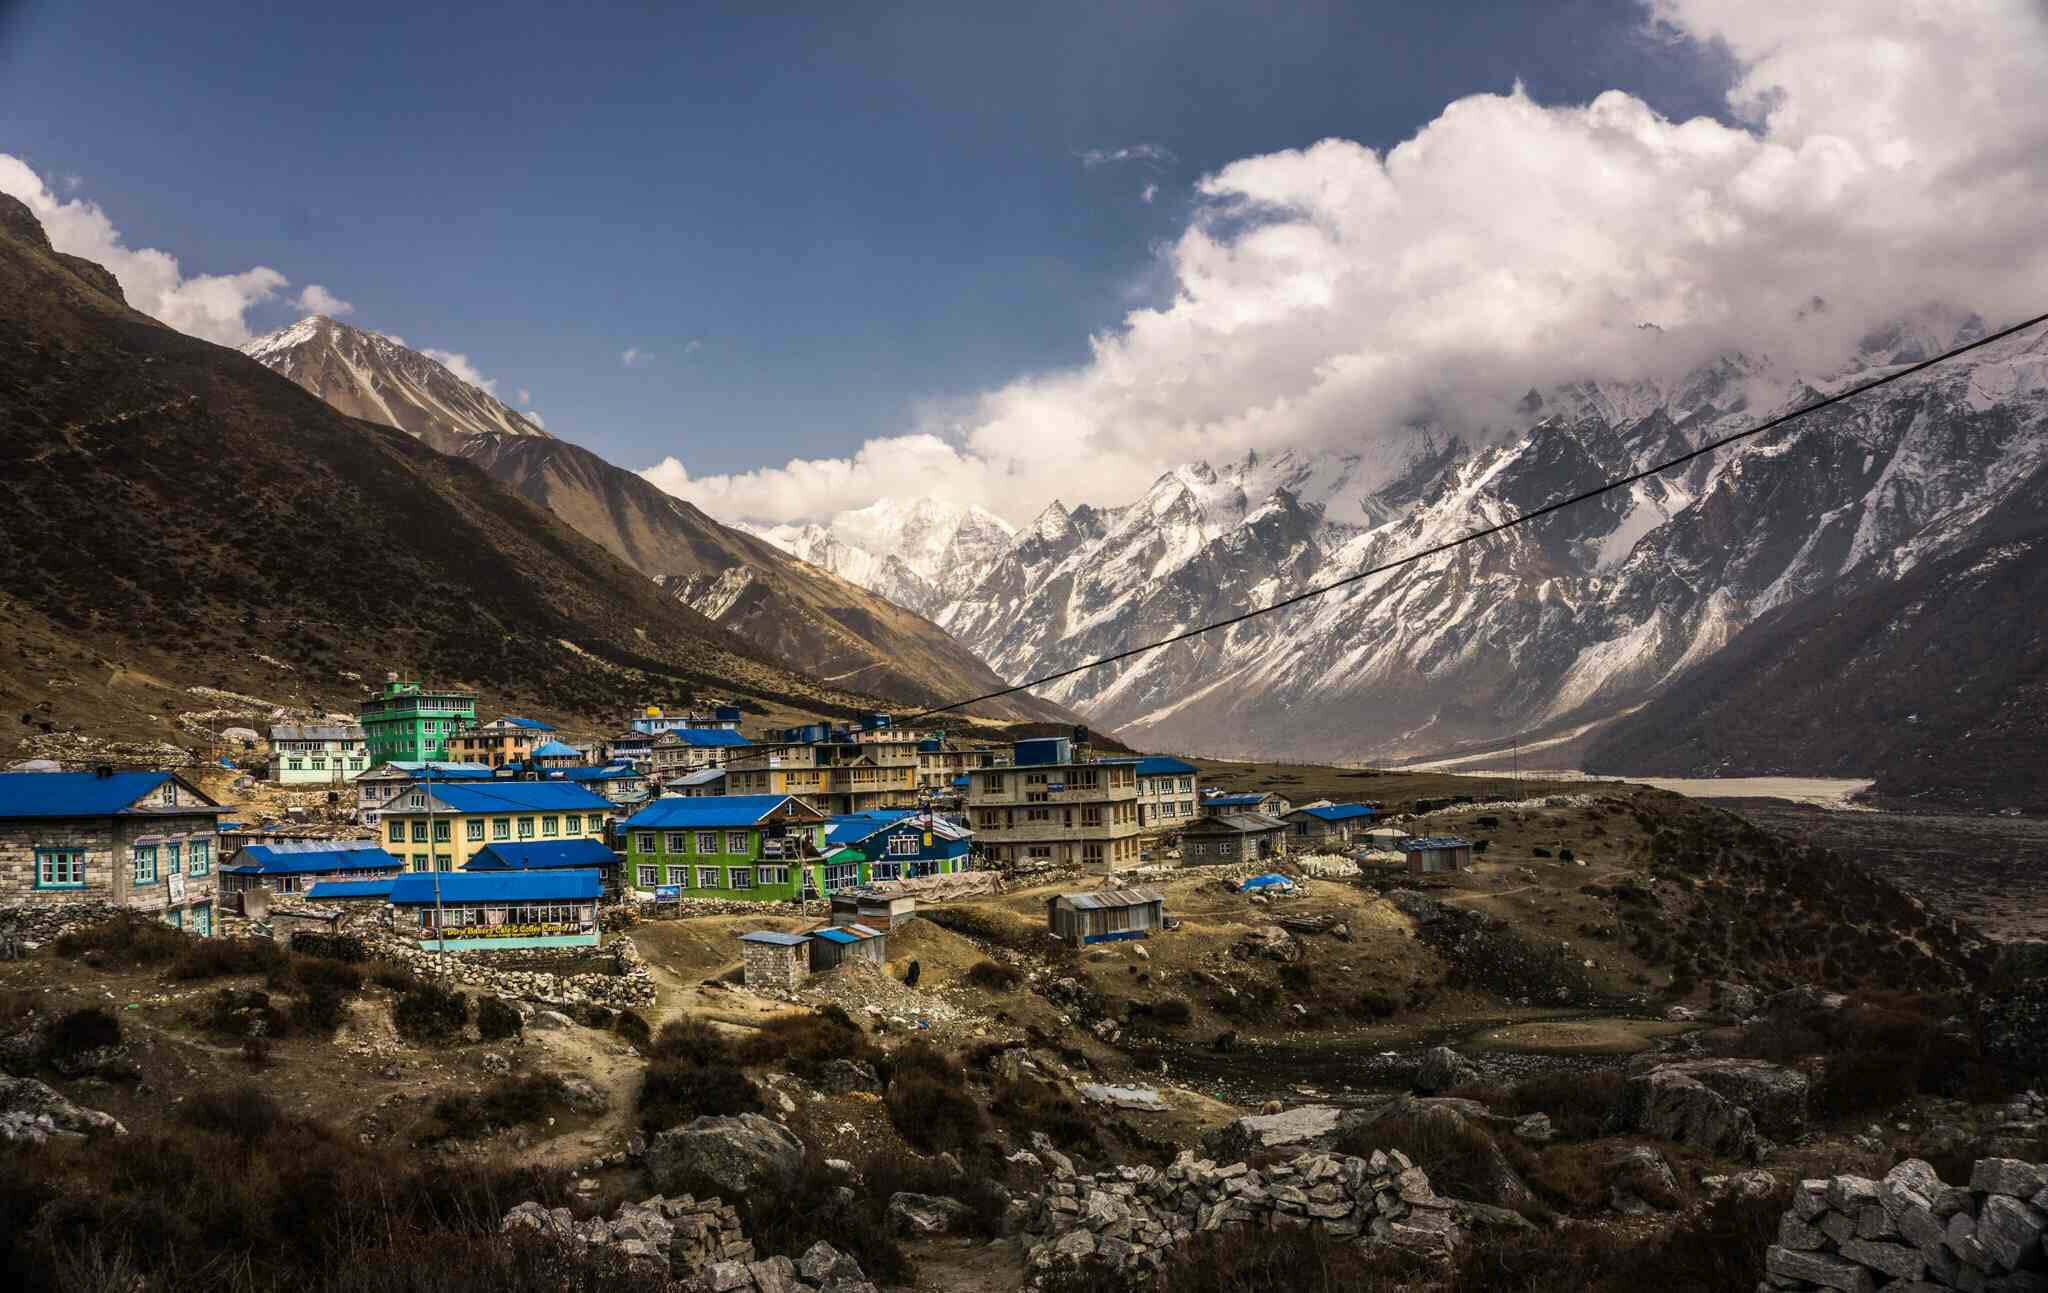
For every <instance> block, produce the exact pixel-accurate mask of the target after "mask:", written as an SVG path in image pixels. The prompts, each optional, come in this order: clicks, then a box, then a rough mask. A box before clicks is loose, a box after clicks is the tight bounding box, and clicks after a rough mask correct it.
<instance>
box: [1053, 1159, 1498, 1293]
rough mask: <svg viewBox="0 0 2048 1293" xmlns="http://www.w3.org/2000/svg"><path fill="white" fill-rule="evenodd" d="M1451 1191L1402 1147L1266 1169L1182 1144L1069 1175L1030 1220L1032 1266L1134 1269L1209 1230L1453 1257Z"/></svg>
mask: <svg viewBox="0 0 2048 1293" xmlns="http://www.w3.org/2000/svg"><path fill="white" fill-rule="evenodd" d="M1452 1209H1453V1204H1452V1202H1451V1200H1449V1199H1446V1198H1444V1197H1442V1196H1441V1195H1439V1194H1437V1193H1436V1191H1435V1190H1434V1189H1432V1188H1431V1187H1430V1183H1429V1177H1428V1175H1427V1174H1425V1173H1424V1172H1423V1170H1422V1169H1421V1168H1419V1167H1417V1166H1415V1164H1414V1163H1413V1162H1411V1161H1409V1159H1408V1156H1407V1155H1405V1154H1403V1153H1401V1152H1400V1151H1399V1150H1395V1151H1394V1152H1392V1153H1386V1152H1383V1151H1380V1150H1374V1151H1373V1152H1372V1154H1371V1155H1370V1156H1368V1157H1366V1158H1355V1157H1352V1156H1349V1155H1343V1154H1322V1153H1310V1154H1302V1155H1300V1156H1299V1157H1297V1158H1295V1159H1293V1160H1292V1161H1289V1162H1284V1163H1278V1164H1274V1165H1272V1166H1269V1167H1266V1168H1263V1169H1262V1168H1256V1167H1252V1166H1250V1165H1248V1164H1246V1163H1232V1164H1230V1165H1228V1166H1225V1167H1219V1166H1217V1165H1216V1164H1215V1163H1214V1162H1212V1161H1210V1160H1208V1159H1204V1158H1197V1157H1196V1156H1195V1152H1194V1151H1193V1150H1183V1151H1181V1153H1180V1156H1179V1157H1177V1158H1175V1159H1174V1160H1173V1163H1172V1164H1171V1165H1170V1166H1169V1167H1167V1168H1166V1169H1165V1170H1164V1171H1161V1170H1158V1169H1155V1168H1152V1167H1119V1168H1116V1169H1114V1170H1113V1171H1106V1172H1098V1173H1096V1174H1095V1175H1093V1176H1075V1177H1067V1176H1066V1175H1065V1174H1064V1173H1062V1174H1060V1179H1057V1180H1055V1181H1053V1182H1052V1183H1051V1185H1050V1186H1048V1187H1047V1190H1046V1192H1045V1193H1044V1194H1043V1195H1041V1196H1040V1197H1039V1200H1038V1206H1037V1208H1036V1209H1035V1211H1034V1212H1033V1213H1032V1214H1031V1216H1030V1217H1029V1219H1028V1220H1027V1221H1026V1222H1025V1231H1026V1236H1025V1238H1026V1242H1027V1244H1028V1245H1029V1248H1028V1253H1027V1258H1026V1260H1027V1263H1028V1265H1029V1267H1030V1270H1031V1272H1032V1274H1033V1278H1034V1279H1037V1280H1043V1279H1044V1278H1045V1276H1046V1275H1047V1274H1048V1273H1050V1272H1051V1271H1053V1270H1055V1269H1056V1268H1058V1267H1061V1266H1063V1265H1066V1264H1069V1263H1083V1262H1090V1261H1093V1262H1099V1263H1103V1264H1106V1265H1108V1266H1109V1267H1111V1268H1113V1269H1115V1270H1119V1271H1130V1272H1131V1273H1132V1274H1133V1275H1139V1274H1142V1273H1144V1272H1147V1271H1151V1270H1156V1269H1158V1268H1159V1267H1160V1266H1161V1265H1163V1264H1164V1261H1165V1258H1166V1257H1167V1255H1168V1254H1169V1253H1170V1252H1171V1250H1172V1249H1173V1248H1174V1247H1176V1246H1177V1245H1180V1244H1183V1243H1185V1242H1187V1241H1188V1240H1189V1239H1191V1238H1192V1237H1194V1236H1195V1235H1197V1234H1200V1233H1202V1232H1205V1231H1217V1230H1224V1229H1235V1228H1241V1227H1247V1226H1251V1227H1264V1228H1268V1229H1283V1228H1289V1227H1292V1228H1298V1229H1312V1230H1319V1231H1321V1232H1323V1233H1324V1234H1327V1235H1329V1236H1331V1237H1332V1238H1337V1239H1351V1240H1355V1241H1356V1242H1358V1243H1360V1244H1365V1245H1376V1244H1386V1245H1392V1246H1395V1247H1399V1248H1404V1249H1408V1250H1410V1251H1413V1252H1417V1253H1421V1254H1424V1255H1439V1256H1449V1255H1450V1253H1451V1252H1452V1251H1453V1250H1454V1249H1456V1248H1457V1247H1459V1246H1460V1245H1461V1244H1462V1243H1463V1242H1464V1232H1463V1231H1462V1230H1460V1229H1459V1227H1458V1225H1457V1223H1456V1221H1455V1220H1454V1217H1453V1211H1452Z"/></svg>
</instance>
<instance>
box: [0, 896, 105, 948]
mask: <svg viewBox="0 0 2048 1293" xmlns="http://www.w3.org/2000/svg"><path fill="white" fill-rule="evenodd" d="M127 910H129V909H128V908H126V907H121V906H117V905H116V904H114V903H111V902H108V901H107V900H106V899H104V898H79V899H75V900H73V901H69V902H49V903H21V904H18V905H13V906H7V907H0V943H4V942H12V943H15V944H18V945H20V946H22V947H40V946H42V945H43V944H44V943H48V942H50V941H52V940H53V939H55V938H57V937H58V936H60V935H62V934H65V933H68V932H70V931H71V930H74V929H83V928H85V927H86V926H88V925H97V924H100V923H101V922H103V921H106V920H109V919H111V918H112V917H113V916H114V915H115V914H116V913H117V912H122V911H127Z"/></svg>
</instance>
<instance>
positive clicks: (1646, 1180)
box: [1607, 1145, 1683, 1217]
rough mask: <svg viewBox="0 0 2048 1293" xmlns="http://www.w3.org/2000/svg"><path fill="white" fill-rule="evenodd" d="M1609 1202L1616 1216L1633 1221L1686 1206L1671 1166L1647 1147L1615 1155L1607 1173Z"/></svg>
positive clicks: (1632, 1146)
mask: <svg viewBox="0 0 2048 1293" xmlns="http://www.w3.org/2000/svg"><path fill="white" fill-rule="evenodd" d="M1607 1199H1608V1204H1609V1206H1611V1207H1612V1208H1613V1209H1614V1210H1615V1211H1616V1212H1619V1213H1621V1214H1622V1215H1624V1216H1630V1217H1639V1216H1642V1215H1643V1214H1644V1213H1646V1212H1649V1211H1650V1210H1651V1209H1652V1208H1656V1209H1659V1210H1663V1211H1670V1210H1672V1209H1675V1208H1677V1207H1678V1206H1679V1204H1680V1203H1682V1202H1683V1200H1682V1199H1681V1198H1680V1196H1679V1193H1678V1178H1677V1177H1676V1176H1673V1175H1672V1173H1671V1164H1669V1163H1667V1162H1665V1161H1664V1156H1663V1155H1662V1154H1660V1153H1658V1152H1657V1151H1656V1150H1654V1149H1651V1148H1650V1147H1649V1146H1648V1145H1631V1146H1629V1147H1628V1148H1627V1149H1624V1150H1622V1151H1621V1152H1620V1153H1619V1154H1617V1155H1615V1157H1614V1161H1613V1162H1612V1163H1610V1164H1609V1165H1608V1170H1607Z"/></svg>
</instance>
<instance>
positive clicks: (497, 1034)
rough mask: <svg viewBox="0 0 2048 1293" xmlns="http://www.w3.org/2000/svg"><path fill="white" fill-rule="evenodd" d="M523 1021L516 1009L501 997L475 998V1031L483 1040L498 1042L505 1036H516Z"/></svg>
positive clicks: (523, 1023)
mask: <svg viewBox="0 0 2048 1293" xmlns="http://www.w3.org/2000/svg"><path fill="white" fill-rule="evenodd" d="M525 1022H526V1021H525V1020H524V1019H523V1018H521V1016H520V1014H519V1011H518V1009H517V1008H515V1007H513V1006H511V1005H508V1004H506V1002H505V1001H504V1000H503V999H502V998H500V997H478V998H477V1002H476V1032H477V1036H479V1037H481V1038H483V1039H484V1040H485V1041H487V1042H500V1041H503V1040H505V1039H506V1038H507V1037H517V1036H518V1035H519V1030H520V1028H522V1027H523V1026H524V1025H525Z"/></svg>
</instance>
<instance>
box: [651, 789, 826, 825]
mask: <svg viewBox="0 0 2048 1293" xmlns="http://www.w3.org/2000/svg"><path fill="white" fill-rule="evenodd" d="M793 798H795V796H794V795H704V796H702V797H700V798H695V799H691V798H685V797H684V796H682V795H669V796H666V797H664V798H661V799H657V800H655V801H654V802H653V803H651V804H649V805H647V807H645V808H643V809H641V810H640V811H639V812H637V813H634V814H633V815H632V816H631V817H628V818H627V819H626V821H625V823H624V825H625V828H626V829H627V830H640V829H646V830H663V829H666V828H668V827H691V826H752V825H755V824H756V823H758V822H759V821H760V820H761V819H762V818H763V817H766V816H767V815H768V814H769V813H772V812H774V811H775V810H776V809H777V808H779V807H781V806H782V805H783V804H786V803H788V802H789V801H790V800H791V799H793Z"/></svg>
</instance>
